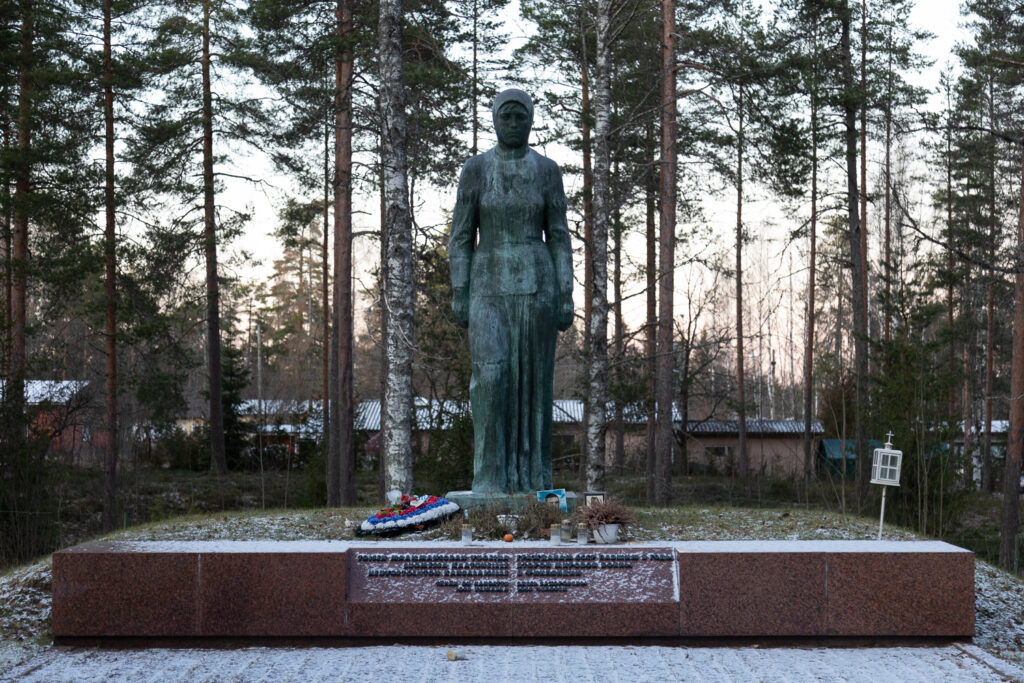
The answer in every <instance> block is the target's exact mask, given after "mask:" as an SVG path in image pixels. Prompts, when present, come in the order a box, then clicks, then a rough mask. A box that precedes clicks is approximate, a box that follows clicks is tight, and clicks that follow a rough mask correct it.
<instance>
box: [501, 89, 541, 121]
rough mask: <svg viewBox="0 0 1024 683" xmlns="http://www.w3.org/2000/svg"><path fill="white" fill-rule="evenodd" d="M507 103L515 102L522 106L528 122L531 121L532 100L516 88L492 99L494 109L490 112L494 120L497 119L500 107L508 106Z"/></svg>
mask: <svg viewBox="0 0 1024 683" xmlns="http://www.w3.org/2000/svg"><path fill="white" fill-rule="evenodd" d="M509 102H516V103H517V104H521V105H523V107H524V108H525V109H526V113H528V114H529V115H530V121H533V100H532V99H530V96H529V95H527V94H526V93H525V92H523V91H522V90H519V89H518V88H508V89H507V90H502V91H501V92H500V93H498V96H497V97H495V98H494V108H493V109H492V110H491V113H492V115H493V116H494V118H495V119H497V118H498V110H499V109H501V107H502V105H504V104H508V103H509Z"/></svg>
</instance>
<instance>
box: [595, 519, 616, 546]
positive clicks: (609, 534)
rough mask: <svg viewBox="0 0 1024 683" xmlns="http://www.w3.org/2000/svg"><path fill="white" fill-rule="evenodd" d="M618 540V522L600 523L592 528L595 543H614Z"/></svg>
mask: <svg viewBox="0 0 1024 683" xmlns="http://www.w3.org/2000/svg"><path fill="white" fill-rule="evenodd" d="M618 540H619V525H618V524H602V525H601V526H599V527H597V528H596V529H594V541H595V542H597V543H616V542H618Z"/></svg>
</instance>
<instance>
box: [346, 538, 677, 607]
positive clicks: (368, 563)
mask: <svg viewBox="0 0 1024 683" xmlns="http://www.w3.org/2000/svg"><path fill="white" fill-rule="evenodd" d="M351 552H352V553H353V555H350V557H351V559H352V560H354V561H352V562H350V565H349V574H348V576H349V596H348V599H349V600H350V601H353V602H371V603H373V602H394V601H401V602H411V603H452V602H461V603H466V602H469V603H481V602H482V603H494V602H511V603H526V604H533V603H552V602H555V603H562V602H573V603H602V602H610V603H643V602H654V603H665V602H678V600H679V578H678V563H677V562H676V561H675V552H674V550H672V549H671V548H649V547H644V548H642V549H635V550H634V549H628V548H603V549H595V550H590V549H586V550H584V549H580V550H573V549H568V548H567V549H564V550H563V549H555V548H550V549H548V548H544V549H540V548H538V549H535V550H534V549H522V550H504V549H501V550H487V549H469V548H467V549H465V550H464V551H452V550H447V549H446V550H443V551H438V552H431V551H426V550H419V549H416V550H408V551H406V550H394V551H386V552H372V551H366V552H364V551H351Z"/></svg>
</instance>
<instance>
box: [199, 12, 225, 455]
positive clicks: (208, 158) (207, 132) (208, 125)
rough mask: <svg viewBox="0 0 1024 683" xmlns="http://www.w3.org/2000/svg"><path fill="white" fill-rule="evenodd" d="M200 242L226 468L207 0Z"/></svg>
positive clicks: (213, 429) (216, 450)
mask: <svg viewBox="0 0 1024 683" xmlns="http://www.w3.org/2000/svg"><path fill="white" fill-rule="evenodd" d="M201 64H202V71H203V245H204V250H205V252H206V358H207V365H208V366H209V368H208V369H209V373H210V467H211V468H213V469H214V470H216V471H217V472H218V473H219V474H225V473H227V471H228V462H227V456H226V454H225V451H224V406H223V404H222V403H221V382H222V380H223V372H222V370H221V359H220V285H219V283H218V282H217V233H216V229H217V218H216V206H215V204H214V200H215V197H214V192H213V96H212V94H211V91H210V0H203V54H202V60H201Z"/></svg>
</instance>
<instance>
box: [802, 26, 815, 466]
mask: <svg viewBox="0 0 1024 683" xmlns="http://www.w3.org/2000/svg"><path fill="white" fill-rule="evenodd" d="M811 32H812V35H811V39H812V41H813V43H812V45H813V55H815V56H817V54H818V25H817V21H815V23H814V26H813V27H812V29H811ZM814 74H815V75H816V74H817V72H816V71H815V72H814ZM815 75H812V78H811V225H810V233H811V234H810V240H809V241H810V245H809V248H808V251H809V253H808V256H807V338H806V339H805V341H804V480H805V481H806V482H810V481H811V478H812V477H813V476H814V435H813V433H812V432H811V421H812V420H813V418H814V323H815V315H816V310H815V303H814V284H815V282H814V281H815V275H816V274H817V267H818V264H817V247H818V93H817V89H818V83H817V78H816V77H815Z"/></svg>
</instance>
